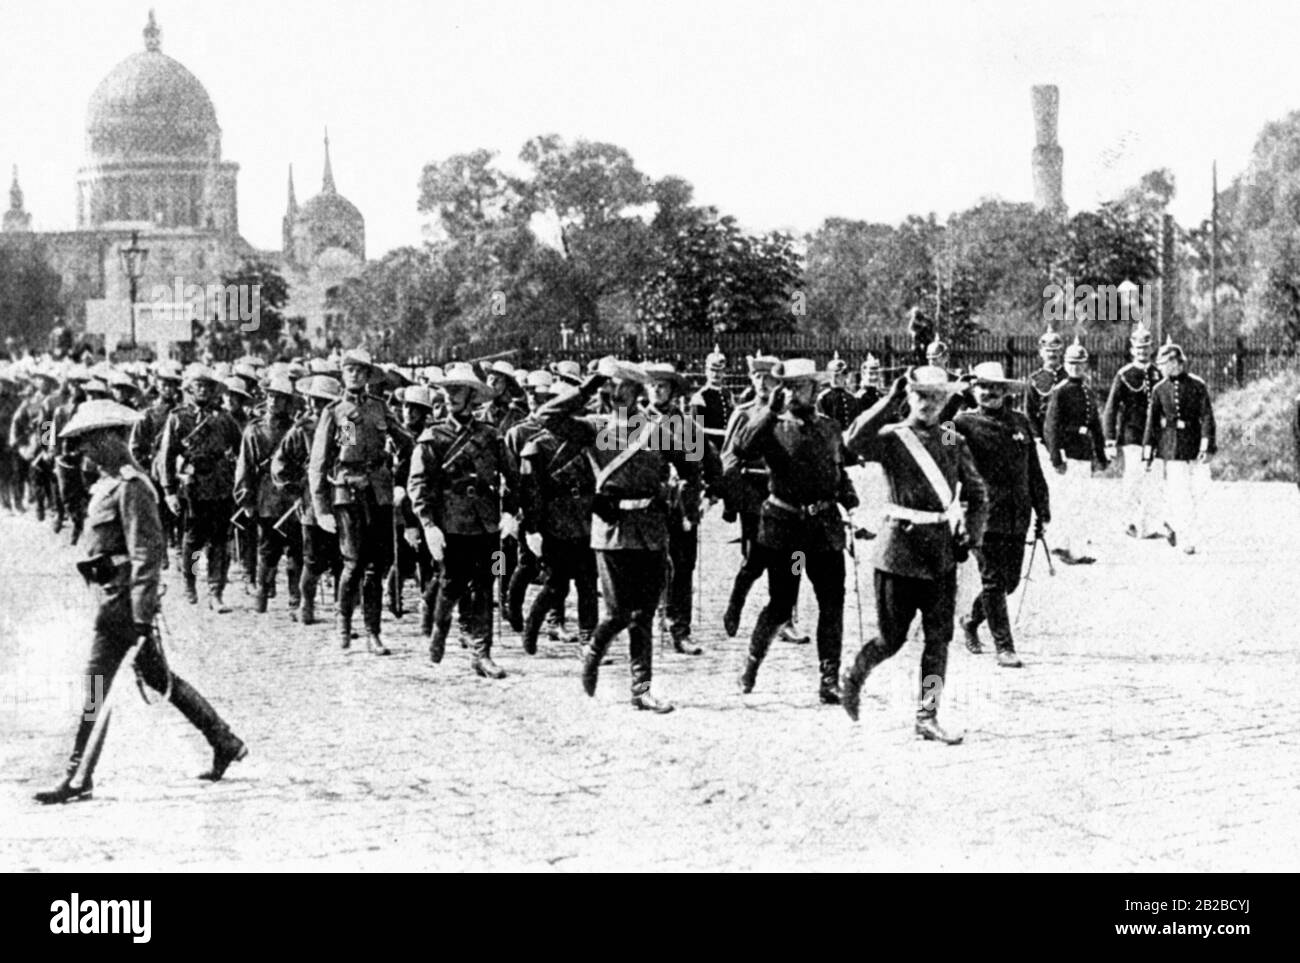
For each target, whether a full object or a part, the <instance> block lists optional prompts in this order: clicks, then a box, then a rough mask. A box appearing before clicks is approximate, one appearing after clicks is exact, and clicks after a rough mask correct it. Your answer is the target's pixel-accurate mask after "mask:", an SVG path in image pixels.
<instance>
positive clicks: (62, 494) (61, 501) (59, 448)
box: [46, 365, 89, 545]
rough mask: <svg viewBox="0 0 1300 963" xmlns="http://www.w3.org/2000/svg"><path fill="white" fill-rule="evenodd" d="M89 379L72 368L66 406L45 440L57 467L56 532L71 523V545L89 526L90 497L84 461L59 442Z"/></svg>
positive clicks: (65, 392) (65, 389) (58, 410)
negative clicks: (61, 433)
mask: <svg viewBox="0 0 1300 963" xmlns="http://www.w3.org/2000/svg"><path fill="white" fill-rule="evenodd" d="M88 380H89V378H88V377H87V372H86V370H85V368H83V367H82V366H80V365H73V366H71V367H69V368H68V369H67V371H66V372H65V374H64V380H63V397H64V399H65V400H64V402H63V403H62V404H61V405H59V406H58V407H57V408H56V409H54V417H53V418H52V419H51V423H52V425H53V430H52V431H51V432H50V433H49V437H48V438H47V439H46V448H47V450H48V452H49V457H50V461H51V462H52V463H53V465H54V480H55V483H56V484H57V485H58V493H59V497H58V500H57V502H56V507H57V514H56V515H55V519H54V531H55V532H59V531H61V530H62V528H63V523H64V521H70V522H71V523H72V544H73V545H76V544H77V540H78V539H80V538H81V530H82V526H84V525H85V522H86V504H87V501H88V499H89V495H88V494H87V492H86V486H85V484H84V480H83V478H82V474H81V458H80V456H78V455H77V454H76V452H75V450H74V447H75V446H72V445H70V444H69V443H68V442H66V441H63V440H62V439H61V438H59V436H58V434H59V432H60V431H62V430H63V427H64V425H66V424H68V422H69V421H71V420H72V416H73V415H74V414H75V413H76V411H77V408H78V406H80V405H81V403H82V402H83V401H85V399H86V394H85V391H84V390H83V386H84V384H85V382H86V381H88Z"/></svg>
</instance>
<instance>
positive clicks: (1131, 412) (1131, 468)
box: [1101, 322, 1162, 538]
mask: <svg viewBox="0 0 1300 963" xmlns="http://www.w3.org/2000/svg"><path fill="white" fill-rule="evenodd" d="M1151 350H1152V338H1151V331H1150V329H1149V328H1147V326H1146V325H1145V324H1142V323H1141V322H1138V325H1137V327H1135V328H1134V329H1133V334H1132V335H1131V336H1130V337H1129V351H1130V353H1131V354H1132V355H1133V360H1132V361H1131V362H1129V363H1128V364H1126V365H1125V366H1124V367H1122V368H1120V369H1119V371H1117V372H1115V380H1114V381H1112V382H1111V385H1110V395H1109V396H1108V397H1107V399H1106V409H1105V412H1104V413H1103V415H1102V419H1101V426H1102V430H1103V431H1104V432H1105V433H1106V453H1107V454H1108V455H1109V456H1111V457H1114V454H1115V450H1116V448H1118V449H1119V450H1121V451H1123V453H1124V502H1125V506H1124V508H1125V515H1126V517H1127V521H1128V528H1127V529H1126V534H1128V535H1129V536H1131V537H1133V538H1160V537H1161V533H1160V532H1158V531H1155V523H1156V518H1155V514H1156V506H1155V504H1154V495H1155V490H1154V486H1153V485H1152V484H1151V482H1152V479H1151V476H1150V475H1149V474H1148V472H1147V470H1146V463H1145V462H1144V461H1143V459H1142V436H1143V435H1144V434H1145V432H1146V427H1147V409H1148V408H1149V407H1150V406H1151V391H1152V389H1153V388H1155V386H1156V384H1157V383H1158V382H1159V381H1160V378H1161V377H1162V376H1161V374H1160V369H1159V368H1157V367H1156V366H1155V365H1154V364H1152V363H1151Z"/></svg>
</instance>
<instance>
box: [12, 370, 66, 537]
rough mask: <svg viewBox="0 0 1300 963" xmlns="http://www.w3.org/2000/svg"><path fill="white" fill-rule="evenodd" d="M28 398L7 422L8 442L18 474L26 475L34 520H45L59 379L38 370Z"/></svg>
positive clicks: (50, 500) (50, 495)
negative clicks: (49, 436) (50, 440)
mask: <svg viewBox="0 0 1300 963" xmlns="http://www.w3.org/2000/svg"><path fill="white" fill-rule="evenodd" d="M30 380H31V389H30V391H29V394H28V396H27V399H26V400H25V401H24V402H23V403H22V404H21V405H19V407H18V410H17V411H15V412H14V416H13V420H12V421H11V422H10V423H9V429H8V430H9V442H10V444H11V445H12V446H13V448H14V450H15V451H16V452H17V454H18V461H19V468H18V471H19V472H20V473H22V474H25V475H26V478H27V487H28V490H29V491H30V492H31V496H32V501H33V502H34V503H35V506H36V520H37V521H38V522H43V521H45V509H46V506H47V505H49V506H51V507H53V505H54V503H55V501H56V499H55V497H54V494H53V492H52V489H53V480H54V476H53V472H52V470H51V467H50V458H49V453H48V451H47V448H46V445H45V439H46V435H47V434H48V433H49V431H50V428H51V425H52V423H53V413H54V407H55V405H54V404H53V403H52V399H54V398H55V397H56V394H55V388H56V387H57V384H58V380H57V379H56V378H55V377H54V375H53V374H52V373H51V372H50V371H49V370H47V369H43V368H37V369H35V370H34V371H32V373H31V375H30Z"/></svg>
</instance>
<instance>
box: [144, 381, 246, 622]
mask: <svg viewBox="0 0 1300 963" xmlns="http://www.w3.org/2000/svg"><path fill="white" fill-rule="evenodd" d="M185 377H186V382H187V384H188V387H189V391H190V399H191V400H190V402H189V403H188V404H182V405H179V406H177V407H176V408H175V409H173V411H172V412H171V414H169V415H168V416H167V422H166V424H165V425H164V427H163V433H162V438H161V440H160V441H159V467H160V469H161V475H162V489H163V496H164V500H165V502H166V504H167V507H168V508H169V509H171V512H172V514H173V515H176V516H178V517H180V518H181V519H182V523H181V524H182V530H183V532H184V534H183V535H182V537H181V574H182V575H183V576H184V577H185V600H186V601H187V602H189V603H190V604H192V605H194V604H197V603H198V601H199V597H198V591H197V589H196V587H195V576H194V564H195V555H197V554H198V552H199V550H200V549H203V548H205V547H206V550H207V561H208V593H209V594H208V608H209V609H211V610H212V611H213V612H217V613H225V612H229V611H230V609H229V608H227V607H226V603H225V600H224V598H223V596H224V594H225V590H226V570H227V567H228V565H227V558H228V554H227V553H228V549H229V544H228V543H229V541H230V518H231V515H232V514H234V488H235V459H236V457H237V456H238V453H239V441H240V433H239V426H238V425H237V424H235V422H234V420H233V419H232V418H231V417H230V415H228V414H226V412H224V411H222V410H221V409H220V408H219V407H218V401H217V382H216V379H215V378H214V376H213V374H212V371H211V369H209V368H207V367H205V366H204V365H201V364H192V365H190V366H189V368H187V369H186V372H185ZM182 506H183V508H184V513H183V514H182Z"/></svg>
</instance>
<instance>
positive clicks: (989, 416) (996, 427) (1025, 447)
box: [953, 402, 1052, 536]
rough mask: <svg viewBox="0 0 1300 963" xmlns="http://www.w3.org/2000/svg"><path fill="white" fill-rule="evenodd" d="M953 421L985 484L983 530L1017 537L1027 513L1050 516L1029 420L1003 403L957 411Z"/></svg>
mask: <svg viewBox="0 0 1300 963" xmlns="http://www.w3.org/2000/svg"><path fill="white" fill-rule="evenodd" d="M953 423H954V425H955V426H956V428H957V430H958V431H959V432H961V436H962V437H963V438H965V439H966V444H967V445H968V446H969V447H970V453H971V457H972V458H974V459H975V468H976V469H977V470H978V471H979V473H980V477H981V478H982V479H984V485H985V487H986V488H987V489H988V500H989V507H988V522H987V523H986V524H985V527H984V530H985V531H986V532H995V533H998V534H1003V535H1018V536H1023V535H1024V534H1025V532H1027V531H1028V530H1029V521H1030V513H1031V512H1032V513H1033V514H1035V515H1037V516H1038V518H1039V520H1040V521H1042V522H1043V523H1044V524H1046V523H1047V522H1049V521H1051V517H1052V515H1051V511H1050V509H1049V507H1048V506H1049V502H1048V492H1047V480H1046V479H1044V478H1043V468H1042V466H1041V465H1040V464H1039V461H1038V453H1037V452H1036V451H1035V450H1034V436H1033V433H1032V431H1031V430H1030V427H1029V419H1028V418H1027V417H1025V416H1024V415H1023V414H1022V413H1020V412H1019V411H1013V410H1012V409H1011V408H1010V407H1009V406H1008V403H1006V402H1004V403H1003V405H1002V407H1001V408H997V409H994V410H993V411H992V412H986V411H983V410H981V409H976V410H975V411H963V412H961V413H960V414H958V415H957V417H956V419H955V420H954V422H953Z"/></svg>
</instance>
